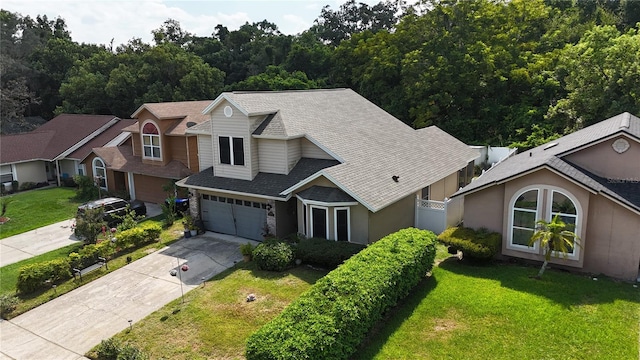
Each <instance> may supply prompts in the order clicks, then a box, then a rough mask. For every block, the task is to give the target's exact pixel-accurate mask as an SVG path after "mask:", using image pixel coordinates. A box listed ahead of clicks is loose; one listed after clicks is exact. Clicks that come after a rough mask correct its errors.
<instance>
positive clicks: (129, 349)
mask: <svg viewBox="0 0 640 360" xmlns="http://www.w3.org/2000/svg"><path fill="white" fill-rule="evenodd" d="M146 359H148V357H147V355H146V354H145V353H143V352H142V350H140V349H138V348H137V347H135V346H133V345H129V344H127V345H125V346H123V347H122V349H120V352H119V353H118V357H117V360H146Z"/></svg>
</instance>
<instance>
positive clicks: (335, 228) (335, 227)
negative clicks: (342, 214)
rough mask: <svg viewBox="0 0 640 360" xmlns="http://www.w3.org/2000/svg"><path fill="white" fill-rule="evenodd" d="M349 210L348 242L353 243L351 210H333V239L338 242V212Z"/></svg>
mask: <svg viewBox="0 0 640 360" xmlns="http://www.w3.org/2000/svg"><path fill="white" fill-rule="evenodd" d="M340 210H347V242H351V208H349V207H346V206H345V207H335V208H333V239H334V240H335V241H338V211H340Z"/></svg>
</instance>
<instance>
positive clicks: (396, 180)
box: [391, 175, 400, 182]
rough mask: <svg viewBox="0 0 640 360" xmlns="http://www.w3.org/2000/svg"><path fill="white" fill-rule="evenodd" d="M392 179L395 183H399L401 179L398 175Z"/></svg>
mask: <svg viewBox="0 0 640 360" xmlns="http://www.w3.org/2000/svg"><path fill="white" fill-rule="evenodd" d="M391 179H392V180H393V181H395V182H398V180H399V179H400V176H398V175H393V176H392V177H391Z"/></svg>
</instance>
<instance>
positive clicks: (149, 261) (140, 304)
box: [0, 233, 248, 360]
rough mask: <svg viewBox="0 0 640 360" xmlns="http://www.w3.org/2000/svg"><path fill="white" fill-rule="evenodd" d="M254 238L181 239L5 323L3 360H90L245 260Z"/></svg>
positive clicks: (1, 326)
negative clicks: (102, 346)
mask: <svg viewBox="0 0 640 360" xmlns="http://www.w3.org/2000/svg"><path fill="white" fill-rule="evenodd" d="M247 241H248V240H246V239H242V238H237V237H231V236H225V235H220V234H215V233H206V234H204V235H199V236H196V237H192V238H189V239H183V240H180V241H178V242H176V243H174V244H172V245H171V246H169V247H165V248H164V249H161V250H158V251H156V252H154V253H153V254H150V255H148V256H146V257H144V258H142V259H140V260H138V261H135V262H133V263H131V264H129V265H127V266H125V267H123V268H120V269H118V270H116V271H114V272H112V273H110V274H107V275H105V276H103V277H101V278H99V279H97V280H94V281H92V282H90V283H88V284H86V285H84V286H82V287H80V288H78V289H76V290H74V291H72V292H70V293H67V294H65V295H62V296H60V297H58V298H56V299H54V300H52V301H49V302H48V303H46V304H43V305H41V306H39V307H37V308H35V309H33V310H31V311H29V312H27V313H24V314H22V315H20V316H17V317H15V318H13V319H11V320H9V321H7V320H5V321H2V322H0V344H1V345H0V359H45V360H46V359H70V360H71V359H74V360H75V359H84V357H83V354H85V353H86V352H87V351H89V350H91V348H93V347H94V346H95V345H98V344H99V343H100V341H102V340H105V339H108V338H110V337H112V336H113V335H115V334H117V333H118V332H120V331H122V330H124V329H126V328H128V327H129V321H130V320H131V321H132V322H133V323H134V325H133V326H134V327H135V323H136V322H137V321H139V320H141V319H142V318H144V317H146V316H147V315H149V314H151V313H152V312H154V311H156V310H158V309H160V308H161V307H162V306H164V305H166V304H167V303H169V302H170V301H172V300H174V299H177V298H180V296H181V286H180V278H179V277H174V276H171V275H170V271H171V270H172V269H177V270H178V271H179V268H180V266H181V265H183V264H184V263H188V265H189V270H188V271H187V272H182V273H181V275H182V288H183V290H184V292H185V293H186V292H187V291H189V290H192V289H194V288H196V287H198V286H200V285H201V284H202V279H203V278H204V279H209V278H210V277H212V276H214V275H216V274H218V273H220V272H222V271H224V270H225V269H227V268H229V267H231V266H233V265H234V264H235V263H236V262H238V261H240V260H241V259H242V256H241V254H240V251H239V244H242V243H246V242H247Z"/></svg>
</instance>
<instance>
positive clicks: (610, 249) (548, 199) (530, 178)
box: [454, 113, 640, 280]
mask: <svg viewBox="0 0 640 360" xmlns="http://www.w3.org/2000/svg"><path fill="white" fill-rule="evenodd" d="M462 196H464V225H465V226H467V227H471V228H481V227H484V228H488V229H489V230H493V231H498V232H500V233H502V238H503V244H502V254H503V255H508V256H513V257H519V258H524V259H531V260H540V261H541V260H543V252H542V249H540V248H539V246H538V245H537V244H536V245H535V246H533V247H531V246H529V245H528V244H529V239H530V238H531V235H533V233H534V231H535V222H536V220H539V219H544V220H551V218H552V217H553V216H555V215H556V214H559V215H560V217H561V218H562V220H564V222H565V223H567V224H569V225H571V226H572V227H573V229H574V231H575V232H576V233H577V234H578V235H579V236H580V237H581V239H582V240H581V244H582V246H574V247H573V249H571V253H570V254H569V256H568V258H567V259H563V258H562V257H560V258H559V259H554V258H552V259H553V260H552V262H554V263H556V264H561V265H565V266H569V267H573V268H578V269H580V270H582V271H585V272H590V273H595V274H598V273H602V274H606V275H609V276H612V277H616V278H622V279H627V280H635V279H636V278H638V275H639V274H638V267H639V266H640V119H638V118H637V117H635V116H633V115H631V114H629V113H623V114H620V115H618V116H615V117H612V118H610V119H607V120H604V121H602V122H599V123H597V124H594V125H591V126H589V127H586V128H584V129H582V130H579V131H576V132H574V133H572V134H569V135H566V136H563V137H561V138H559V139H557V140H554V141H552V142H550V143H547V144H545V145H542V146H539V147H536V148H534V149H532V150H529V151H526V152H523V153H521V154H518V155H516V156H514V157H511V158H508V159H506V160H505V161H503V162H502V163H500V164H498V165H496V166H495V167H494V168H492V169H491V170H489V171H487V172H486V173H485V174H484V175H482V176H481V177H480V178H478V179H477V180H475V181H473V182H472V183H471V184H470V185H468V186H467V187H465V188H463V189H462V190H460V191H459V192H457V193H456V194H455V195H454V197H462Z"/></svg>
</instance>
